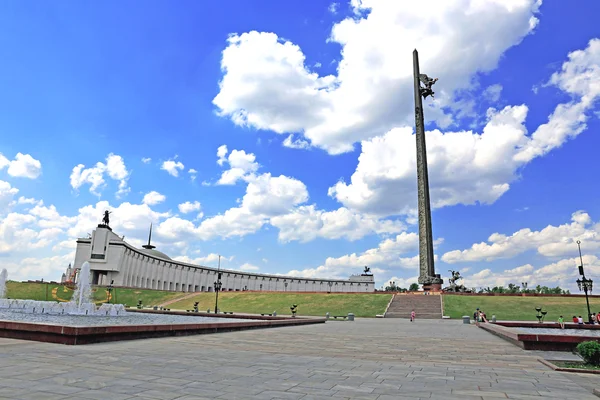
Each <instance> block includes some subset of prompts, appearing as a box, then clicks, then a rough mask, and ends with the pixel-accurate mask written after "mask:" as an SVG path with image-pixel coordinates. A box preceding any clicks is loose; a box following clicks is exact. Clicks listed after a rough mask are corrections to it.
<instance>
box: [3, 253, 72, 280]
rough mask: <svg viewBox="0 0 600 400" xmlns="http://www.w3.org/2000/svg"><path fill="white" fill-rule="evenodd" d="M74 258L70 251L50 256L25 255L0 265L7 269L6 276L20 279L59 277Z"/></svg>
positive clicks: (50, 278)
mask: <svg viewBox="0 0 600 400" xmlns="http://www.w3.org/2000/svg"><path fill="white" fill-rule="evenodd" d="M74 258H75V252H74V251H71V252H69V253H67V254H63V255H55V256H50V257H26V258H23V259H22V260H19V261H17V262H11V261H9V262H5V263H3V265H2V267H3V268H6V269H7V270H8V278H9V279H11V280H16V281H21V280H27V279H41V278H43V279H44V280H46V281H48V280H52V279H59V277H60V275H61V274H62V273H63V272H64V271H65V269H66V268H67V265H69V263H70V262H72V261H73V259H74Z"/></svg>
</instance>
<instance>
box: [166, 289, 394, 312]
mask: <svg viewBox="0 0 600 400" xmlns="http://www.w3.org/2000/svg"><path fill="white" fill-rule="evenodd" d="M391 297H392V295H391V294H389V295H387V294H362V293H361V294H335V293H331V294H328V293H318V294H317V293H272V292H271V293H256V292H221V293H219V309H220V310H221V311H233V312H238V313H248V314H261V313H272V312H273V311H277V314H278V315H289V314H291V312H290V306H291V305H292V304H297V305H298V314H297V315H299V316H301V315H310V316H325V313H327V312H329V313H330V314H331V315H347V314H348V313H350V312H351V313H354V315H356V316H357V317H375V315H377V314H383V313H384V311H385V308H386V307H387V304H388V303H389V301H390V299H391ZM196 301H197V302H199V304H198V308H199V310H204V311H205V310H207V309H211V310H214V308H215V294H214V293H198V295H196V296H194V297H192V298H188V299H185V300H182V301H179V302H176V303H173V304H171V305H170V306H169V307H170V308H171V309H173V310H175V309H180V310H188V309H192V308H193V304H194V302H196Z"/></svg>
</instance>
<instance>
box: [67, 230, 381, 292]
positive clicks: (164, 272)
mask: <svg viewBox="0 0 600 400" xmlns="http://www.w3.org/2000/svg"><path fill="white" fill-rule="evenodd" d="M86 261H88V262H89V263H90V271H91V275H92V282H91V283H92V284H94V285H109V284H112V285H113V286H120V287H133V288H140V289H156V290H171V291H179V292H212V291H214V282H216V281H217V277H218V275H217V274H218V273H221V284H222V286H221V291H246V290H252V291H273V292H286V291H289V292H336V293H340V292H342V293H351V292H352V293H357V292H374V291H375V281H374V278H373V275H372V274H369V273H365V274H360V275H352V276H350V277H349V278H348V279H316V278H299V277H292V276H283V275H269V274H256V273H251V272H245V271H235V270H228V269H218V268H212V267H205V266H202V265H194V264H189V263H184V262H181V261H176V260H173V259H171V258H170V257H169V256H167V255H166V254H164V253H162V252H160V251H158V250H156V249H155V246H153V245H151V244H150V238H149V239H148V244H147V245H144V246H142V248H141V249H139V248H136V247H134V246H132V245H131V244H129V243H127V242H126V241H125V240H124V239H123V238H122V237H120V236H118V235H116V234H115V233H114V232H113V231H112V229H111V228H110V227H109V226H108V225H107V224H100V225H98V227H97V228H96V229H95V230H94V231H93V232H92V234H91V237H89V238H79V239H77V249H76V252H75V264H74V267H71V266H69V268H67V271H66V272H65V273H64V274H63V278H62V280H63V282H65V281H69V280H73V281H74V280H75V276H76V275H77V271H78V268H80V267H81V265H82V264H83V263H84V262H86Z"/></svg>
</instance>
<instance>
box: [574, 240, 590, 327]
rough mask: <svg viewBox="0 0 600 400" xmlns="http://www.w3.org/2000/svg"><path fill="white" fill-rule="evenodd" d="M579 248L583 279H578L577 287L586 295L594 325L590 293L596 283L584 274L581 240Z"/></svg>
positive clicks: (580, 272)
mask: <svg viewBox="0 0 600 400" xmlns="http://www.w3.org/2000/svg"><path fill="white" fill-rule="evenodd" d="M577 247H578V248H579V260H580V261H581V265H580V266H579V275H581V279H577V281H576V282H577V287H578V288H579V290H580V291H581V290H583V292H584V293H585V302H586V304H587V310H588V322H589V323H590V324H593V323H594V321H593V320H592V313H591V311H590V300H589V298H588V292H590V293H592V285H593V283H594V281H592V280H591V279H587V278H586V277H585V273H584V272H583V257H582V256H581V242H580V241H579V240H578V241H577Z"/></svg>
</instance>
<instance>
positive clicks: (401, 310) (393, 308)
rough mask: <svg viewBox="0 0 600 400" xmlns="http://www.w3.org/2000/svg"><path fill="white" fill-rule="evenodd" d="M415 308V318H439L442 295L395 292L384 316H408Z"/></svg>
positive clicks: (440, 315)
mask: <svg viewBox="0 0 600 400" xmlns="http://www.w3.org/2000/svg"><path fill="white" fill-rule="evenodd" d="M412 310H415V313H416V318H417V319H441V318H442V296H440V295H424V294H395V295H394V298H393V299H392V302H391V303H390V305H389V307H388V309H387V311H386V313H385V318H407V319H408V318H410V312H411V311H412Z"/></svg>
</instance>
